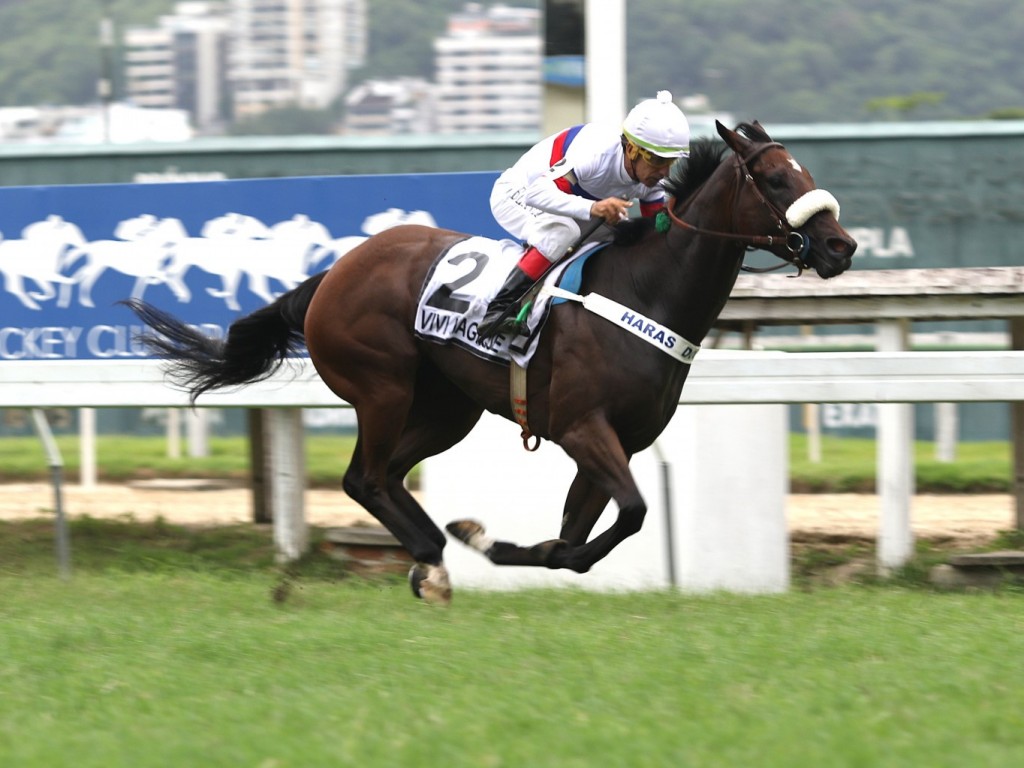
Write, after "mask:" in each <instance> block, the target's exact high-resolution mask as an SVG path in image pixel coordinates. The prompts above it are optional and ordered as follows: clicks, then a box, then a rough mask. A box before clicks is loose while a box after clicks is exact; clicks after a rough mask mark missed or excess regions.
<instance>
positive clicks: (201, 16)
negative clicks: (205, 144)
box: [124, 1, 231, 132]
mask: <svg viewBox="0 0 1024 768" xmlns="http://www.w3.org/2000/svg"><path fill="white" fill-rule="evenodd" d="M229 29H230V25H229V19H228V16H227V6H226V5H225V3H223V2H198V1H193V2H182V3H178V4H177V5H176V6H175V8H174V13H173V14H171V15H167V16H161V17H160V19H159V21H158V24H157V26H155V27H128V28H127V29H125V32H124V83H125V85H124V87H125V98H126V100H127V101H129V102H130V103H131V104H132V105H134V106H136V107H143V108H155V109H180V110H185V111H186V112H188V114H189V115H190V117H191V120H192V123H193V125H194V126H195V127H196V128H198V129H199V130H201V131H204V132H213V131H216V130H217V129H218V128H219V127H220V126H222V125H223V124H224V123H225V122H226V121H228V120H229V119H230V117H231V110H230V93H229V89H228V78H227V55H228V54H227V52H228V45H229V34H228V33H229Z"/></svg>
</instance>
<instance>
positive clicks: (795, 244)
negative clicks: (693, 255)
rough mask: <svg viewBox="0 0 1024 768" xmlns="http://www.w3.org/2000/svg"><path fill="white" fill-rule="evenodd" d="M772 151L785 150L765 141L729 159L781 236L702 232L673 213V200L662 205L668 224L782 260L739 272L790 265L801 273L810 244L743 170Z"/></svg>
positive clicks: (760, 270)
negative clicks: (782, 251) (779, 248)
mask: <svg viewBox="0 0 1024 768" xmlns="http://www.w3.org/2000/svg"><path fill="white" fill-rule="evenodd" d="M773 148H779V149H785V147H783V145H782V144H780V143H779V142H777V141H772V142H766V143H764V144H761V145H760V146H758V147H756V148H755V149H754V151H753V152H751V153H750V154H749V155H747V156H746V157H740V156H739V155H733V160H734V164H735V166H736V170H737V171H738V172H739V174H740V181H741V183H742V182H747V183H748V184H750V185H751V186H752V187H753V190H754V194H755V195H756V196H757V198H758V200H760V201H761V203H762V204H763V205H764V206H765V207H766V208H767V209H768V210H769V211H770V212H771V214H772V216H773V217H774V218H775V220H776V224H777V227H778V229H779V230H780V231H781V232H783V233H784V234H783V235H781V236H779V235H746V234H741V233H738V232H720V231H717V230H713V229H703V228H701V227H698V226H696V225H695V224H690V223H689V222H687V221H684V220H683V219H681V218H680V217H679V216H678V215H677V214H676V212H675V210H674V209H675V207H676V199H675V198H673V197H670V198H669V199H668V200H667V205H666V206H665V212H666V214H667V215H668V217H669V219H671V221H672V223H673V224H676V225H677V226H679V227H682V228H683V229H686V230H689V231H691V232H693V233H695V234H698V235H707V236H709V237H717V238H720V239H723V240H738V241H740V242H741V243H743V244H744V245H746V246H747V248H748V249H755V248H762V249H764V250H767V251H770V252H771V253H773V254H775V255H776V256H778V257H779V258H780V259H782V260H783V263H782V264H778V265H776V266H774V267H762V268H758V267H746V266H744V267H742V269H743V270H744V271H746V272H772V271H774V270H776V269H781V268H783V267H785V266H786V265H787V264H793V265H794V266H796V267H797V269H799V270H801V271H802V270H803V269H805V268H806V264H804V263H803V256H804V254H806V252H807V249H808V247H809V245H810V241H809V240H808V239H807V237H805V236H804V235H803V234H801V233H800V232H797V231H796V229H794V228H792V227H790V226H789V225H788V224H787V222H786V214H785V213H783V212H782V211H780V210H779V208H778V207H777V206H775V205H774V204H773V203H772V202H771V201H770V200H768V198H766V197H765V196H764V194H763V193H762V192H761V189H760V187H758V186H757V183H756V182H755V181H754V175H753V174H752V173H751V172H750V168H748V167H747V164H748V163H750V162H751V161H752V160H754V158H756V157H757V156H758V155H760V154H761V153H762V152H765V151H766V150H769V149H773ZM739 189H740V187H738V188H737V192H736V196H737V197H739ZM696 194H697V192H695V193H694V195H696ZM691 199H692V198H691ZM779 245H782V246H785V248H786V250H787V251H788V253H789V255H790V258H787V257H786V256H784V255H781V254H779V253H777V252H776V251H775V250H774V249H775V247H776V246H779Z"/></svg>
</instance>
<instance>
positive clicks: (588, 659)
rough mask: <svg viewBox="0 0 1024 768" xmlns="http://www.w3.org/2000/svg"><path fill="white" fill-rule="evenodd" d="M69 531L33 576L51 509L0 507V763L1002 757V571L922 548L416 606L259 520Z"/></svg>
mask: <svg viewBox="0 0 1024 768" xmlns="http://www.w3.org/2000/svg"><path fill="white" fill-rule="evenodd" d="M313 533H314V538H316V537H317V536H319V533H320V532H319V531H317V530H316V529H314V532H313ZM71 539H72V542H73V546H72V555H73V574H72V576H71V578H70V579H68V580H61V579H59V578H57V577H56V576H55V571H56V567H55V559H54V545H53V522H52V520H49V519H39V520H30V521H20V522H2V521H0V766H4V768H6V766H12V767H16V768H63V767H64V766H74V768H92V767H93V766H95V767H96V768H100V767H102V768H120V767H121V766H124V768H150V766H152V767H154V768H155V767H160V768H162V767H163V766H168V767H169V766H174V767H175V768H177V767H178V766H196V767H199V768H206V767H207V766H209V767H210V768H216V767H219V766H224V767H225V768H227V767H230V768H235V767H236V766H257V767H262V768H270V767H274V768H286V767H289V766H296V767H298V766H301V767H302V768H306V767H307V766H328V765H329V766H359V767H360V768H374V767H376V766H382V767H386V768H391V766H434V765H438V764H441V765H445V766H453V767H456V768H457V767H459V766H517V767H518V766H530V767H531V768H545V767H546V766H553V767H554V766H557V767H558V768H566V767H567V766H568V767H570V768H572V767H573V766H586V767H588V768H589V767H590V766H601V767H602V768H603V767H604V766H622V767H623V768H634V766H644V767H645V768H646V767H647V766H673V767H674V766H709V767H712V768H718V767H719V766H737V765H745V766H746V765H749V766H757V767H758V768H775V767H776V766H777V767H778V768H792V767H793V766H800V767H801V768H802V767H803V766H815V768H822V767H824V768H827V767H829V766H837V767H843V768H845V767H846V766H865V767H870V768H876V767H885V766H910V767H913V768H917V767H918V766H925V765H926V766H929V767H930V768H931V767H934V766H950V768H962V766H965V765H969V766H972V768H975V767H976V766H993V768H995V767H998V768H1003V767H1004V766H1016V765H1022V764H1024V729H1021V727H1020V712H1021V711H1022V709H1024V667H1022V666H1021V664H1020V663H1019V659H1020V658H1021V654H1022V652H1024V589H1022V588H1020V587H1015V586H1004V587H1002V588H1001V589H999V590H996V591H985V592H960V593H942V592H938V591H936V590H935V589H933V588H931V587H930V586H928V584H927V580H926V578H925V574H926V572H927V567H928V565H929V564H930V563H931V562H934V561H936V560H937V559H938V558H940V557H941V556H942V554H943V553H942V552H941V551H939V550H937V549H936V548H935V544H934V543H930V542H925V541H921V542H919V543H918V547H919V550H918V555H917V557H916V558H915V559H914V561H913V563H912V564H911V565H910V566H908V567H907V568H906V569H904V570H903V571H901V572H900V573H898V574H896V576H895V577H894V578H891V579H887V580H885V581H881V580H879V579H877V578H872V577H863V578H860V579H858V580H855V581H853V582H851V583H847V584H846V585H844V586H841V587H825V586H822V582H821V581H820V580H817V579H816V578H815V574H816V573H818V572H820V571H821V570H822V569H827V568H830V567H832V566H834V565H835V564H836V563H837V562H840V561H842V559H843V558H849V557H859V558H868V559H869V560H870V559H872V558H873V553H872V552H870V551H868V550H867V549H865V547H866V546H868V545H864V544H860V545H857V546H854V545H851V547H852V548H853V549H857V547H859V549H858V550H857V551H853V549H850V550H849V551H846V550H844V551H843V552H838V551H836V550H835V549H830V550H828V551H814V550H805V551H804V552H803V553H802V554H798V556H797V558H796V562H795V563H794V588H793V589H792V590H791V591H790V592H789V593H787V594H783V595H771V596H738V595H728V594H714V595H704V596H694V595H683V594H678V593H674V592H670V591H662V592H646V593H635V594H596V593H588V592H584V591H577V590H560V591H554V590H531V591H524V592H519V593H511V594H510V593H486V592H478V591H472V590H468V589H465V588H460V586H459V584H458V574H453V581H454V586H455V589H456V594H455V599H454V602H453V604H452V606H451V607H450V608H448V609H440V608H431V607H429V606H427V605H425V604H423V603H421V602H419V601H416V600H414V599H413V598H412V596H411V594H410V592H409V589H408V586H407V585H406V583H405V580H404V579H402V578H400V577H378V578H373V579H366V578H360V577H356V576H353V575H351V574H350V573H349V572H348V571H347V570H346V569H345V567H344V565H343V564H342V563H339V562H338V561H336V560H333V559H331V558H329V557H328V556H326V555H325V554H324V553H323V552H322V551H320V550H319V549H318V548H317V547H314V549H313V552H312V553H311V554H310V555H309V556H307V557H306V558H304V559H303V560H301V561H299V562H298V563H296V564H294V565H291V566H289V567H288V569H287V571H283V570H282V568H281V567H280V566H277V565H275V564H274V558H273V545H272V541H271V533H270V531H269V530H268V527H267V526H251V525H239V526H231V527H225V528H190V527H184V526H176V525H171V524H169V523H167V522H165V521H160V520H158V521H156V522H152V523H139V522H132V521H128V520H115V521H107V520H95V519H89V518H84V519H75V520H73V521H72V523H71ZM1007 545H1011V546H1019V545H1020V541H1014V542H1009V541H1007V542H1002V541H1000V542H993V546H995V547H1002V546H1007ZM861 550H863V551H861ZM282 584H287V585H289V587H290V589H289V590H288V597H287V599H285V600H276V599H273V596H274V595H280V593H281V589H280V587H281V585H282Z"/></svg>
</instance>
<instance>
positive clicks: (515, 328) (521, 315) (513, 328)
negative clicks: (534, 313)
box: [497, 300, 533, 338]
mask: <svg viewBox="0 0 1024 768" xmlns="http://www.w3.org/2000/svg"><path fill="white" fill-rule="evenodd" d="M520 301H521V300H520ZM517 303H518V302H517ZM513 306H514V305H513ZM532 306H533V302H532V301H528V302H526V303H525V304H523V306H522V307H521V308H520V309H519V311H518V312H517V313H515V314H510V315H509V316H508V317H506V318H505V319H504V320H502V321H501V322H500V323H499V324H498V328H497V330H498V331H500V332H502V333H505V334H507V335H509V336H511V338H515V337H516V336H525V335H526V333H527V331H529V330H530V329H529V326H528V325H527V324H526V318H527V317H529V316H530V307H532Z"/></svg>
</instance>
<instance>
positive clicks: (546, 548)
mask: <svg viewBox="0 0 1024 768" xmlns="http://www.w3.org/2000/svg"><path fill="white" fill-rule="evenodd" d="M572 446H579V448H574V447H572ZM562 447H563V448H565V449H566V451H567V452H568V453H569V455H570V456H572V457H573V458H574V459H576V462H577V465H578V467H579V469H580V471H579V473H578V474H577V475H576V478H575V479H574V480H573V483H572V486H571V487H570V489H569V495H568V497H567V498H566V502H565V511H564V514H563V517H562V532H561V538H559V539H552V540H549V541H543V542H541V543H540V544H535V545H533V546H532V547H523V546H519V545H517V544H513V543H512V542H508V541H500V540H497V539H494V538H492V537H490V536H489V535H488V534H487V532H486V531H485V530H484V527H483V525H481V524H480V523H478V522H476V521H475V520H457V521H455V522H452V523H449V524H448V526H447V530H448V532H449V533H450V534H452V535H453V536H454V537H455V538H457V539H459V540H460V541H462V542H463V543H465V544H468V545H469V546H470V547H472V548H473V549H475V550H477V551H479V552H481V553H483V554H484V555H485V556H486V557H487V558H488V559H489V560H490V561H491V562H492V563H494V564H495V565H529V566H542V567H546V568H568V569H570V570H573V571H576V572H578V573H586V572H587V571H589V570H590V568H591V566H593V565H594V563H596V562H597V561H598V560H600V559H601V558H603V557H604V556H605V555H607V554H608V553H609V552H611V551H612V549H614V548H615V547H616V546H617V545H618V544H619V543H620V542H622V541H623V540H624V539H626V538H627V537H628V536H631V535H632V534H634V533H636V532H637V531H639V530H640V526H641V525H642V524H643V519H644V515H645V514H646V512H647V506H646V504H645V503H644V500H643V497H641V495H640V491H639V489H637V487H636V483H635V482H634V480H633V476H632V474H631V473H630V471H629V457H628V456H627V455H626V453H625V452H624V451H623V450H622V447H621V444H620V443H619V440H618V436H617V435H615V433H614V431H613V430H612V429H611V427H610V426H609V425H607V424H606V423H605V422H604V421H603V420H601V421H600V422H597V423H596V425H592V426H591V427H590V428H587V429H580V430H579V435H578V436H577V437H575V438H569V440H568V442H564V441H563V443H562ZM613 497H614V498H615V501H616V502H617V503H618V506H619V514H618V517H617V518H616V520H615V523H614V524H613V525H612V526H611V527H610V528H609V529H608V530H607V531H605V532H603V533H602V534H600V535H599V536H597V537H596V538H595V539H594V540H593V541H591V542H589V543H587V537H588V536H590V532H591V531H592V530H593V528H594V525H596V524H597V521H598V519H599V518H600V517H601V513H602V512H603V511H604V509H605V507H606V506H607V505H608V501H609V499H611V498H613Z"/></svg>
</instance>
